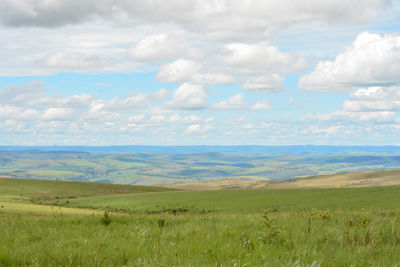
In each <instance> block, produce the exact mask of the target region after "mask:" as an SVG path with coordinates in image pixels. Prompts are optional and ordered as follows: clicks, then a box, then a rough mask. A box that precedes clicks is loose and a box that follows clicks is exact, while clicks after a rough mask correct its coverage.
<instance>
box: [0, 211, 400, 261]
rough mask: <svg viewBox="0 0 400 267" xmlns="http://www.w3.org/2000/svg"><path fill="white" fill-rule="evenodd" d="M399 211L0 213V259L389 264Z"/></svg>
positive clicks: (394, 254) (395, 251)
mask: <svg viewBox="0 0 400 267" xmlns="http://www.w3.org/2000/svg"><path fill="white" fill-rule="evenodd" d="M399 215H400V213H399V211H363V212H349V211H347V212H340V211H335V212H331V211H328V210H324V211H321V210H310V211H306V212H304V211H303V212H279V211H278V210H273V211H267V212H266V213H255V214H210V213H209V214H192V215H171V214H158V215H154V214H153V215H145V214H140V215H138V214H136V215H117V214H110V215H109V216H110V217H111V219H110V222H109V223H108V225H105V224H104V223H102V222H101V219H100V218H101V217H103V216H100V215H95V216H60V215H47V216H37V215H20V216H18V215H17V216H15V215H14V216H10V215H8V214H4V213H0V229H1V231H0V266H27V265H30V266H54V265H62V266H78V265H80V266H123V265H126V266H235V265H236V266H279V265H286V266H287V265H300V266H306V265H312V264H314V265H319V264H320V265H323V266H350V265H352V264H354V265H356V266H364V265H373V266H379V265H380V266H390V265H392V266H393V265H395V264H397V263H399V262H400V224H399V222H398V217H399Z"/></svg>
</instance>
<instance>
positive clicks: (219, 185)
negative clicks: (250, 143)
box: [167, 170, 400, 190]
mask: <svg viewBox="0 0 400 267" xmlns="http://www.w3.org/2000/svg"><path fill="white" fill-rule="evenodd" d="M391 185H400V170H384V171H363V172H351V173H345V174H334V175H321V176H313V177H307V178H298V179H292V180H287V181H269V182H262V181H241V180H220V181H208V182H187V183H176V184H170V185H167V186H168V187H170V188H176V189H185V190H216V189H232V188H247V189H257V188H258V189H260V188H274V189H288V188H343V187H376V186H391Z"/></svg>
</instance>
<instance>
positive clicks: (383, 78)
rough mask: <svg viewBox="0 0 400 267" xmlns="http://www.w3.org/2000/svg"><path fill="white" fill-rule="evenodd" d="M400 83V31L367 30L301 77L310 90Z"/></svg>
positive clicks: (337, 89) (306, 87) (333, 90)
mask: <svg viewBox="0 0 400 267" xmlns="http://www.w3.org/2000/svg"><path fill="white" fill-rule="evenodd" d="M398 83H400V35H399V34H386V35H379V34H377V33H370V32H363V33H361V34H359V35H358V36H357V38H356V39H355V41H354V42H353V44H352V46H351V47H350V48H348V49H347V50H346V51H345V52H343V53H341V54H339V55H337V56H336V58H335V60H334V61H320V62H319V63H318V65H317V67H316V68H315V70H314V71H313V72H311V73H310V74H307V75H306V76H304V77H302V78H301V79H300V82H299V85H300V87H302V88H303V89H305V90H308V91H322V92H351V91H352V90H354V88H355V87H362V86H377V85H381V86H390V85H393V84H398Z"/></svg>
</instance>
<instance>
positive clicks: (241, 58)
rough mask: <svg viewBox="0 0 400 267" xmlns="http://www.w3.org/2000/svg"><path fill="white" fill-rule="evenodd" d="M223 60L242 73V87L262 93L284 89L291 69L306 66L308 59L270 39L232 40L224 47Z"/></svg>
mask: <svg viewBox="0 0 400 267" xmlns="http://www.w3.org/2000/svg"><path fill="white" fill-rule="evenodd" d="M223 53H224V56H223V62H224V64H226V65H227V66H229V67H230V68H231V71H232V72H234V73H237V74H239V75H242V76H243V77H244V78H243V79H242V80H243V82H242V87H243V88H244V89H246V90H253V91H255V92H259V93H269V92H279V91H283V85H282V82H283V80H284V78H285V75H286V74H288V73H293V72H297V71H300V70H303V69H304V68H305V67H306V65H307V64H306V60H305V59H304V58H301V57H294V56H292V55H291V54H289V53H284V52H282V51H280V49H279V48H278V47H277V46H273V45H271V44H269V43H268V42H261V43H256V44H247V43H231V44H227V45H226V46H225V48H224V52H223Z"/></svg>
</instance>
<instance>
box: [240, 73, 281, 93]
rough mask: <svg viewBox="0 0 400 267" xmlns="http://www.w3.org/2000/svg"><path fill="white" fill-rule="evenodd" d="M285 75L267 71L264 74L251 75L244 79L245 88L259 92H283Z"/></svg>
mask: <svg viewBox="0 0 400 267" xmlns="http://www.w3.org/2000/svg"><path fill="white" fill-rule="evenodd" d="M284 79H285V77H284V76H283V75H278V74H275V73H266V74H264V75H258V76H250V77H247V78H245V79H244V81H243V85H242V87H243V89H245V90H250V91H254V92H257V93H271V92H282V91H283V90H284V88H283V84H282V83H283V80H284Z"/></svg>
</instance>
